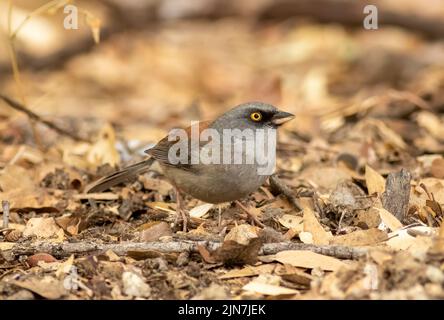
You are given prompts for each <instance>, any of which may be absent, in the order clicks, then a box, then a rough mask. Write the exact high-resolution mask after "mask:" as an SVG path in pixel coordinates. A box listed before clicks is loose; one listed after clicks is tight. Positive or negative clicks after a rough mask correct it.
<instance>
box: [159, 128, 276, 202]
mask: <svg viewBox="0 0 444 320" xmlns="http://www.w3.org/2000/svg"><path fill="white" fill-rule="evenodd" d="M274 134H275V132H274ZM254 138H255V137H254V136H251V135H245V134H244V135H242V136H234V137H233V139H232V140H231V143H230V144H227V143H226V142H227V141H225V142H224V141H222V142H223V143H221V144H220V145H219V146H218V147H215V146H214V144H213V145H212V144H211V143H209V144H206V145H204V146H202V147H201V148H200V149H199V150H198V152H199V153H200V155H204V156H205V157H207V158H206V159H205V160H204V161H200V162H199V163H198V164H193V165H192V167H191V170H183V169H180V168H175V167H170V166H168V167H164V171H165V175H166V176H167V178H168V179H169V180H170V181H172V182H173V183H174V184H175V185H176V187H178V188H179V189H180V190H181V191H183V192H185V193H187V194H189V195H191V196H193V197H195V198H197V199H200V200H202V201H205V202H210V203H221V202H227V201H233V200H237V199H240V198H243V197H246V196H247V195H248V194H250V193H252V192H254V191H256V190H257V189H258V188H259V187H260V186H261V185H262V184H263V183H264V182H265V180H266V179H267V178H268V177H269V175H270V174H271V173H272V170H273V169H274V160H275V159H274V158H275V145H273V144H272V145H269V140H268V137H267V136H265V138H267V139H265V141H260V143H264V145H263V146H260V145H259V146H258V145H256V141H254ZM274 139H275V137H274ZM228 147H230V148H228ZM263 148H265V149H268V148H274V149H273V150H266V151H265V152H264V150H263ZM258 150H259V153H261V152H262V153H263V155H259V156H261V159H258V158H257V154H256V153H257V152H258ZM192 152H193V151H192ZM195 152H197V151H196V150H195ZM213 155H215V157H213ZM217 160H218V161H217ZM203 162H204V163H203ZM264 163H265V164H264ZM270 163H271V166H272V168H271V171H270V169H269V170H266V168H265V169H264V167H265V166H270Z"/></svg>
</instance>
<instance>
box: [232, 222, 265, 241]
mask: <svg viewBox="0 0 444 320" xmlns="http://www.w3.org/2000/svg"><path fill="white" fill-rule="evenodd" d="M258 232H259V228H258V227H254V226H252V225H249V224H241V225H239V226H235V227H234V228H233V229H231V230H230V232H229V233H228V234H227V235H226V236H225V239H224V241H234V242H237V243H239V244H242V245H247V244H248V243H250V240H251V239H253V238H257V237H258Z"/></svg>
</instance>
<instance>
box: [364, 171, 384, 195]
mask: <svg viewBox="0 0 444 320" xmlns="http://www.w3.org/2000/svg"><path fill="white" fill-rule="evenodd" d="M365 183H366V185H367V189H368V194H370V195H371V194H374V193H377V194H379V195H381V194H382V193H383V192H384V191H385V179H384V178H383V177H382V176H381V175H380V174H379V173H378V172H376V171H375V170H373V168H372V167H370V166H368V165H366V166H365Z"/></svg>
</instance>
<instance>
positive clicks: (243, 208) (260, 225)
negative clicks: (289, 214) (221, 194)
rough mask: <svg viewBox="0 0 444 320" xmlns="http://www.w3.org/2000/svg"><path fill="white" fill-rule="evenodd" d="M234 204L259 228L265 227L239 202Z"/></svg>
mask: <svg viewBox="0 0 444 320" xmlns="http://www.w3.org/2000/svg"><path fill="white" fill-rule="evenodd" d="M235 203H236V204H237V205H238V206H239V207H240V208H241V209H242V210H243V211H245V213H246V214H247V215H248V216H249V217H250V218H251V219H252V220H253V222H254V223H256V224H257V225H258V226H259V227H261V228H263V227H265V225H264V224H263V223H262V222H261V221H260V220H259V219H258V217H256V215H255V214H254V213H253V212H251V211H250V210H249V209H248V208H247V207H245V206H244V205H243V204H242V203H240V201H235Z"/></svg>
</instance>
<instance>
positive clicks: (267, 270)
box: [219, 264, 276, 279]
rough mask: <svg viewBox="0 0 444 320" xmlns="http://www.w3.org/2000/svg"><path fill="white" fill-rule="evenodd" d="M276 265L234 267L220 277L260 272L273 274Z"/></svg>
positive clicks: (246, 275) (253, 274)
mask: <svg viewBox="0 0 444 320" xmlns="http://www.w3.org/2000/svg"><path fill="white" fill-rule="evenodd" d="M275 267H276V266H275V265H274V264H263V265H260V266H257V267H255V266H246V267H244V268H242V269H233V270H230V271H228V272H227V273H225V274H223V275H221V276H219V279H232V278H243V277H252V276H257V275H260V274H271V273H273V270H274V268H275Z"/></svg>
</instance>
